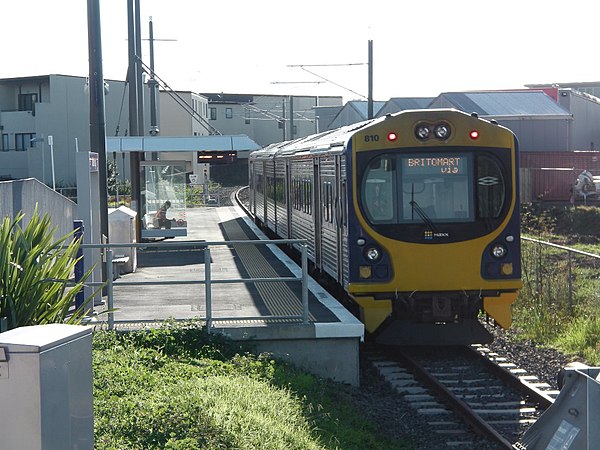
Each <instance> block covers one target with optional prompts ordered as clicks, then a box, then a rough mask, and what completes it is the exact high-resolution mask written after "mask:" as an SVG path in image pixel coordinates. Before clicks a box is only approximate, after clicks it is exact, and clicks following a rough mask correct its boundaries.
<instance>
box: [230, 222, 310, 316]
mask: <svg viewBox="0 0 600 450" xmlns="http://www.w3.org/2000/svg"><path fill="white" fill-rule="evenodd" d="M226 229H227V235H228V236H229V239H231V240H245V239H248V236H246V234H245V233H244V231H243V230H242V228H241V227H240V225H239V224H238V223H237V221H229V222H227V225H226ZM233 248H234V250H235V252H236V254H237V255H238V257H239V258H240V261H241V263H242V265H243V266H244V268H245V269H246V271H247V272H248V275H250V277H251V278H280V277H281V275H279V274H278V273H277V271H276V270H275V269H274V268H273V267H272V266H271V265H270V264H269V263H268V261H267V260H266V259H265V257H264V256H263V255H262V254H261V253H260V250H259V249H258V248H257V246H255V245H244V244H238V245H234V246H233ZM254 285H255V287H256V290H257V291H258V293H259V294H260V296H261V298H262V299H263V301H264V303H265V305H266V307H267V309H268V310H269V312H270V313H271V314H272V315H274V316H286V315H302V300H301V299H300V298H298V296H297V295H296V294H295V293H294V292H293V291H292V290H291V289H290V287H289V286H288V285H287V284H286V283H283V282H272V283H271V282H256V283H254ZM309 320H311V321H315V318H314V316H313V315H312V314H310V312H309Z"/></svg>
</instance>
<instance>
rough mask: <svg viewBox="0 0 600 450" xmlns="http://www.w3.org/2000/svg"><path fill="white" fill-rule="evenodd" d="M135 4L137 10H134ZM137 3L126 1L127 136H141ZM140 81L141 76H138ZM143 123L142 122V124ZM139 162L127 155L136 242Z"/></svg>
mask: <svg viewBox="0 0 600 450" xmlns="http://www.w3.org/2000/svg"><path fill="white" fill-rule="evenodd" d="M136 4H137V6H138V8H137V9H136ZM139 14H140V12H139V1H137V0H127V25H128V26H127V28H128V53H129V70H128V71H127V84H128V86H129V135H130V136H141V135H142V134H143V132H142V130H140V128H139V123H140V121H139V118H138V105H139V102H138V97H139V96H141V95H142V92H141V91H138V83H137V80H138V70H139V68H140V66H139V65H138V64H137V58H136V56H137V55H136V39H137V37H136V36H137V35H138V34H139V32H140V30H139V29H137V30H136V26H135V24H136V22H139V21H136V16H138V17H139ZM139 79H141V74H139ZM142 123H143V122H142ZM140 160H141V155H140V153H139V152H131V153H130V155H129V166H130V170H131V209H132V210H134V211H135V212H136V213H137V217H136V219H137V220H136V227H135V229H136V242H140V241H141V239H140V237H141V224H142V205H141V198H140V197H141V186H140Z"/></svg>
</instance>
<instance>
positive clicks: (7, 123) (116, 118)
mask: <svg viewBox="0 0 600 450" xmlns="http://www.w3.org/2000/svg"><path fill="white" fill-rule="evenodd" d="M86 81H87V79H86V78H85V77H75V76H67V75H43V76H31V77H22V78H5V79H0V130H1V132H2V142H1V145H0V177H1V178H2V179H18V178H30V177H33V178H37V179H38V180H40V181H42V182H43V183H45V184H46V185H49V186H52V183H53V178H54V182H55V185H56V186H57V187H59V186H60V187H65V186H75V185H76V173H75V159H76V158H75V152H76V149H77V148H79V149H80V150H85V151H93V150H94V149H90V112H89V111H90V108H89V98H88V93H87V86H86ZM126 95H127V87H126V84H125V82H123V81H115V80H105V105H106V134H107V135H108V136H114V135H126V134H127V127H128V125H127V124H128V123H129V115H128V111H127V108H126V107H125V108H123V99H124V98H125V96H126ZM53 163H54V164H53ZM53 166H54V176H53V173H52V168H53Z"/></svg>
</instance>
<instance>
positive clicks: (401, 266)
mask: <svg viewBox="0 0 600 450" xmlns="http://www.w3.org/2000/svg"><path fill="white" fill-rule="evenodd" d="M518 167H519V163H518V141H517V138H516V137H515V135H514V134H513V133H512V132H511V131H510V130H509V129H507V128H505V127H503V126H500V125H498V124H497V123H496V122H495V121H493V120H491V121H488V120H484V119H482V118H479V117H478V116H477V114H475V113H473V114H467V113H464V112H461V111H458V110H454V109H426V110H406V111H402V112H399V113H396V114H388V115H386V116H384V117H380V118H375V119H370V120H367V121H364V122H360V123H356V124H353V125H348V126H344V127H342V128H338V129H335V130H329V131H324V132H321V133H317V134H315V135H312V136H307V137H302V138H298V139H295V140H290V141H286V142H281V143H275V144H271V145H268V146H266V147H264V148H263V149H261V150H257V151H255V152H253V153H251V154H250V156H249V160H248V170H249V203H248V204H249V209H250V212H251V215H252V216H253V218H254V220H255V222H256V223H257V224H259V225H260V226H261V227H263V228H264V229H265V230H268V231H269V232H270V233H272V234H273V235H275V236H277V237H280V238H282V239H303V240H305V242H306V246H307V254H308V259H309V261H310V267H311V274H315V275H318V276H319V278H322V277H325V278H326V279H328V280H330V282H332V283H334V284H335V285H336V286H338V287H339V289H340V290H341V291H343V293H344V297H345V298H346V299H347V300H348V301H349V305H352V306H353V308H351V309H355V312H356V314H357V315H358V317H359V318H360V319H361V321H362V322H363V324H364V326H365V330H366V331H367V335H368V336H369V337H370V338H372V339H374V340H375V341H376V342H378V343H381V344H384V345H464V344H470V343H488V342H490V341H491V340H492V336H491V333H490V332H489V331H488V328H489V327H486V326H485V325H484V323H482V322H484V320H483V319H485V320H487V322H488V323H489V322H490V319H492V322H493V324H494V325H499V326H501V327H502V328H509V327H510V325H511V323H512V305H513V303H514V302H515V300H516V298H517V295H518V292H519V289H520V288H521V286H522V281H521V258H520V218H519V200H518V199H519V192H518V189H519V181H518Z"/></svg>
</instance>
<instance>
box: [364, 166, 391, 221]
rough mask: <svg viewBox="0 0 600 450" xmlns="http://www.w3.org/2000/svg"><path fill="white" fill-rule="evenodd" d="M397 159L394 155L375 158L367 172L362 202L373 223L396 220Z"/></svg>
mask: <svg viewBox="0 0 600 450" xmlns="http://www.w3.org/2000/svg"><path fill="white" fill-rule="evenodd" d="M395 163H396V161H395V158H394V157H388V156H383V157H379V158H375V159H374V160H373V161H371V163H370V164H369V166H368V167H367V170H366V172H365V176H364V178H363V186H362V204H363V205H364V208H365V212H366V214H367V217H368V219H369V220H370V221H371V222H373V223H379V224H384V223H394V222H396V202H395V200H394V199H395V195H394V192H395V191H396V169H395V167H396V164H395Z"/></svg>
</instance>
